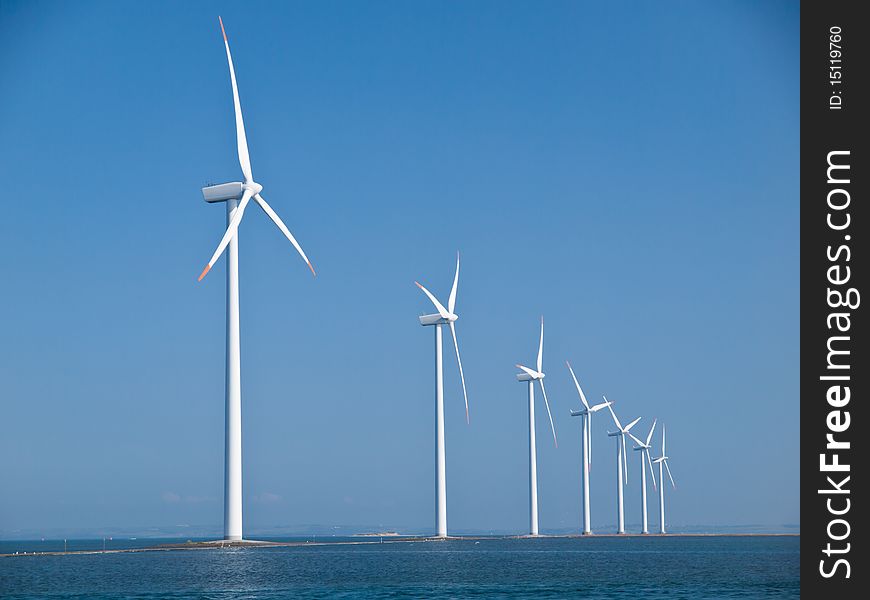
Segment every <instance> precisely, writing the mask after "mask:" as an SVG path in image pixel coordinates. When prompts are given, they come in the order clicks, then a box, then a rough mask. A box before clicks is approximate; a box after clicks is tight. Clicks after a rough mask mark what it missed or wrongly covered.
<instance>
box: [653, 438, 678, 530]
mask: <svg viewBox="0 0 870 600" xmlns="http://www.w3.org/2000/svg"><path fill="white" fill-rule="evenodd" d="M653 463H654V464H657V465H658V466H659V533H665V480H664V473H663V472H662V466H664V468H665V469H666V470H667V472H668V479H670V480H671V485H672V486H673V487H674V489H676V488H677V484H676V483H674V478H673V477H672V476H671V468H670V467H669V466H668V454H667V452H665V426H664V425H662V455H661V456H659V457H658V458H656V459H655V460H653Z"/></svg>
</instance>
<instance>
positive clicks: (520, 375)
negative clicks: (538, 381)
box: [517, 373, 534, 381]
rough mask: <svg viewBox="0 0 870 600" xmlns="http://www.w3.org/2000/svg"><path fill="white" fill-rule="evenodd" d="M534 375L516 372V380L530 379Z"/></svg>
mask: <svg viewBox="0 0 870 600" xmlns="http://www.w3.org/2000/svg"><path fill="white" fill-rule="evenodd" d="M533 379H534V377H532V376H531V375H529V374H528V373H517V381H532V380H533Z"/></svg>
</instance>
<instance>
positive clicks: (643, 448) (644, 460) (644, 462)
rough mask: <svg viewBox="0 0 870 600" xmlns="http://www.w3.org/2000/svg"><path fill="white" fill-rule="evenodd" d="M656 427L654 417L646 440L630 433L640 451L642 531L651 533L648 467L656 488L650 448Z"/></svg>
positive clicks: (635, 448)
mask: <svg viewBox="0 0 870 600" xmlns="http://www.w3.org/2000/svg"><path fill="white" fill-rule="evenodd" d="M655 429H656V419H653V424H652V427H650V428H649V433H648V434H647V436H646V441H645V442H642V441H641V440H639V439H637V438H636V437H634V434H632V433H629V434H628V435H629V436H631V439H633V440H634V442H635V443H636V444H637V446H635V447H634V450H637V451H639V452H640V506H641V511H642V514H643V530H642V531H641V533H649V527H648V523H647V514H646V469H647V466H649V474H650V477H652V484H653V489H655V488H656V475H655V473H654V472H653V465H652V457H650V454H649V449H650V447H651V446H650V441H652V436H653V432H654V431H655Z"/></svg>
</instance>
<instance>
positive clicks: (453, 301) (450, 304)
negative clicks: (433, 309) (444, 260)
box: [447, 251, 459, 313]
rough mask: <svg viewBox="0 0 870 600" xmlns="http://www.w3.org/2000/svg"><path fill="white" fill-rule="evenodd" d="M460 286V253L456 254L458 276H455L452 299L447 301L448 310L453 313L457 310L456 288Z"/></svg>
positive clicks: (451, 291)
mask: <svg viewBox="0 0 870 600" xmlns="http://www.w3.org/2000/svg"><path fill="white" fill-rule="evenodd" d="M458 286H459V251H457V252H456V275H454V276H453V287H452V288H451V289H450V298H448V299H447V310H449V311H450V312H451V313H452V312H453V309H454V308H456V288H457V287H458Z"/></svg>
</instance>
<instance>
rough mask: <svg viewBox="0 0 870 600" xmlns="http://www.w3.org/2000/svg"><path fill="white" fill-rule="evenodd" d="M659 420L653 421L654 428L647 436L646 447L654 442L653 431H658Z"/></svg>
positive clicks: (651, 428) (650, 429)
mask: <svg viewBox="0 0 870 600" xmlns="http://www.w3.org/2000/svg"><path fill="white" fill-rule="evenodd" d="M657 421H658V419H653V424H652V427H650V428H649V433H648V434H647V436H646V445H647V446H649V443H650V441H651V440H652V436H653V431H655V430H656V422H657Z"/></svg>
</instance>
